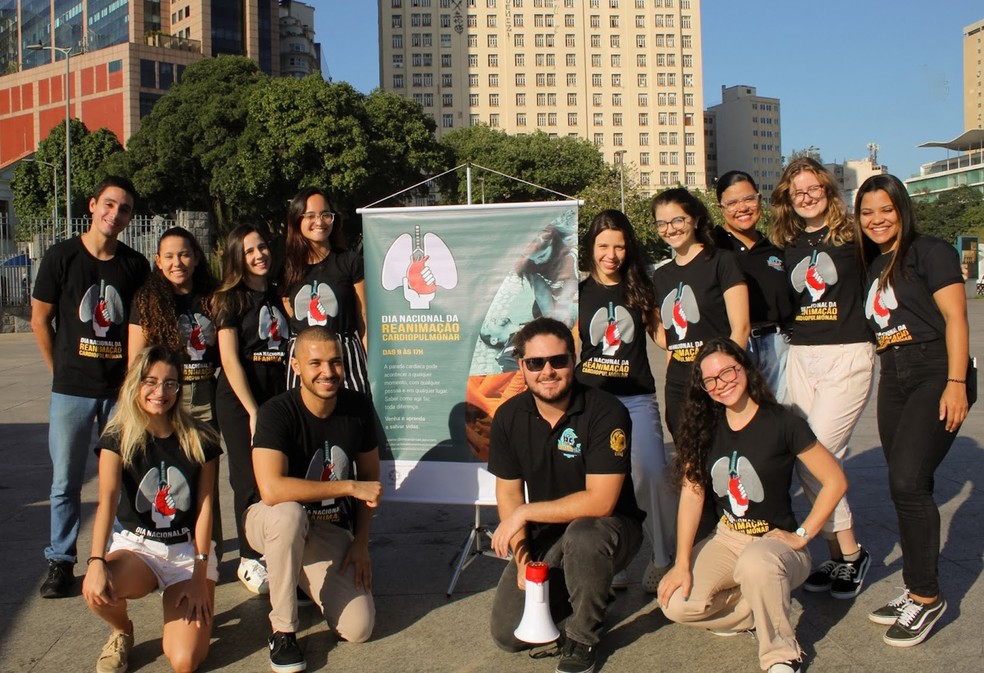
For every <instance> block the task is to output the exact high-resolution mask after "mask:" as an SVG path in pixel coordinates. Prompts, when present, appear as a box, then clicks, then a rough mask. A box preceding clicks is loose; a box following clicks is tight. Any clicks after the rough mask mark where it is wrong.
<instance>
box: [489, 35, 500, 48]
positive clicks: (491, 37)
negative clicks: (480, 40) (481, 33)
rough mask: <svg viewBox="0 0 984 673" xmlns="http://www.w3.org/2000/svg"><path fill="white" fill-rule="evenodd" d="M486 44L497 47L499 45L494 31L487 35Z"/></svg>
mask: <svg viewBox="0 0 984 673" xmlns="http://www.w3.org/2000/svg"><path fill="white" fill-rule="evenodd" d="M488 45H489V47H498V46H499V38H498V36H497V35H496V34H495V33H493V34H492V35H489V39H488Z"/></svg>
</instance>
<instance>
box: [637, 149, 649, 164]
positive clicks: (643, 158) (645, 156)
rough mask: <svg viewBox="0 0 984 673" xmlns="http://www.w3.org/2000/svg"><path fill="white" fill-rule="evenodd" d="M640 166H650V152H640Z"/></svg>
mask: <svg viewBox="0 0 984 673" xmlns="http://www.w3.org/2000/svg"><path fill="white" fill-rule="evenodd" d="M639 165H640V166H648V165H649V152H640V153H639Z"/></svg>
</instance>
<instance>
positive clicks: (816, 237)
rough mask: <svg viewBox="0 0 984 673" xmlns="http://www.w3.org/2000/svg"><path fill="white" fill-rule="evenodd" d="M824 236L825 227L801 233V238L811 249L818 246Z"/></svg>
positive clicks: (825, 233) (825, 232)
mask: <svg viewBox="0 0 984 673" xmlns="http://www.w3.org/2000/svg"><path fill="white" fill-rule="evenodd" d="M826 235H827V227H821V228H820V229H817V230H816V231H810V232H806V231H804V232H803V237H804V238H805V239H806V242H807V243H809V244H810V247H811V248H815V247H817V246H818V245H820V241H822V240H823V239H824V237H825V236H826Z"/></svg>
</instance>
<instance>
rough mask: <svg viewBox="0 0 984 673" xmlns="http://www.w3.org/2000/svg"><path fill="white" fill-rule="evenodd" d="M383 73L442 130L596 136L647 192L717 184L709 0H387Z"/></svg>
mask: <svg viewBox="0 0 984 673" xmlns="http://www.w3.org/2000/svg"><path fill="white" fill-rule="evenodd" d="M379 34H380V42H379V44H380V46H379V49H380V83H381V86H382V87H383V88H384V89H385V90H386V91H390V92H394V93H398V94H400V95H402V96H406V97H408V98H412V99H413V100H415V101H417V102H418V103H420V104H421V105H422V106H423V108H424V111H425V112H426V113H427V114H429V115H431V116H432V117H433V118H434V120H435V121H436V123H437V127H438V135H439V136H440V135H443V134H445V133H448V132H449V131H453V130H455V129H460V128H465V127H468V126H473V125H476V124H487V125H488V126H490V127H491V128H494V129H499V130H503V131H506V132H508V133H511V134H520V133H531V132H534V131H537V130H539V131H543V132H544V133H547V134H550V135H551V136H575V137H579V138H584V139H587V140H589V141H591V142H593V143H594V144H595V145H596V146H597V147H598V149H599V150H601V152H602V153H603V154H604V156H605V158H606V160H608V161H609V162H611V163H620V162H624V163H625V164H627V165H633V166H635V168H636V169H637V171H638V174H637V177H638V182H639V184H640V187H641V189H642V190H644V191H647V192H655V191H658V190H659V189H661V188H664V187H666V186H670V185H675V184H677V183H681V184H686V185H689V186H695V187H704V186H705V185H706V176H705V168H704V134H703V93H702V86H703V82H702V79H703V78H702V65H701V30H700V2H699V0H379Z"/></svg>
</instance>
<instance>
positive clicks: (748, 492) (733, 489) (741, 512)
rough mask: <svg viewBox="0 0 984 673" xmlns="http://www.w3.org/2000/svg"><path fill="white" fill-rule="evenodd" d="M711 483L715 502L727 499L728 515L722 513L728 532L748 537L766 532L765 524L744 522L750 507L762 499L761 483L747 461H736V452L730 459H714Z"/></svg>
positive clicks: (754, 520) (749, 520)
mask: <svg viewBox="0 0 984 673" xmlns="http://www.w3.org/2000/svg"><path fill="white" fill-rule="evenodd" d="M711 482H712V484H713V486H714V492H715V493H716V494H717V495H718V497H719V498H724V497H725V496H727V498H728V504H729V509H730V511H729V510H728V509H726V510H725V518H724V521H725V524H726V525H727V526H728V527H729V528H731V529H733V530H736V531H738V532H740V533H746V534H748V535H761V534H763V533H766V532H768V530H769V524H768V522H766V521H761V520H757V519H745V518H744V517H745V514H746V513H747V512H748V508H749V506H750V505H751V503H753V502H762V500H764V499H765V489H764V488H763V487H762V480H761V479H760V478H759V476H758V472H756V471H755V468H754V467H753V466H752V463H751V462H750V461H749V460H748V459H747V458H745V457H744V456H741V457H739V456H738V452H737V451H732V452H731V457H730V458H725V457H724V456H722V457H721V458H718V459H717V460H716V461H714V465H712V466H711ZM728 515H731V516H728ZM763 526H764V528H763Z"/></svg>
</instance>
